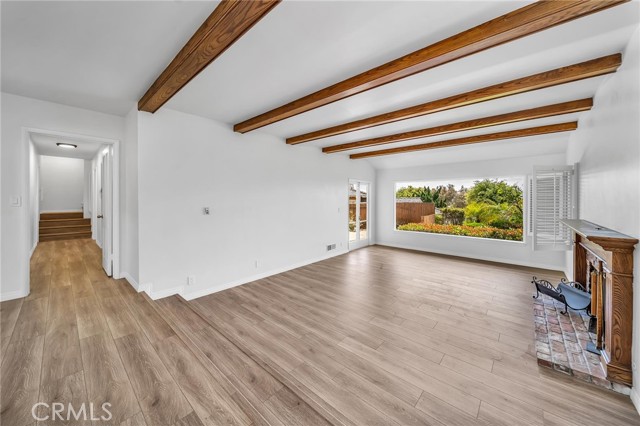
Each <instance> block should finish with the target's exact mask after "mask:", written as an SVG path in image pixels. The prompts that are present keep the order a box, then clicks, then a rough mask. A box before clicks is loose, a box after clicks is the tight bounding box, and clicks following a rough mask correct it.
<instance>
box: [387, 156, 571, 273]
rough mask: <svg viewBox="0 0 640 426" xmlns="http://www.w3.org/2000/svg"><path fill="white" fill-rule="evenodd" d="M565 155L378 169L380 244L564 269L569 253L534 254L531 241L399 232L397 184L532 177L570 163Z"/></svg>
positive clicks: (546, 252) (545, 252)
mask: <svg viewBox="0 0 640 426" xmlns="http://www.w3.org/2000/svg"><path fill="white" fill-rule="evenodd" d="M564 161H565V156H564V154H555V155H547V156H538V157H521V158H506V159H500V160H490V161H475V162H465V163H455V164H437V165H430V166H423V167H412V168H406V169H385V170H378V173H377V185H376V187H377V189H376V199H377V207H376V216H377V221H376V236H377V237H376V242H377V243H378V244H382V245H389V246H394V247H403V248H410V249H415V250H423V251H428V252H433V253H442V254H449V255H455V256H463V257H470V258H474V259H483V260H491V261H496V262H506V263H513V264H517V265H527V266H536V267H544V268H550V269H558V270H561V269H563V268H564V262H565V256H564V253H563V252H551V251H533V250H532V245H533V242H532V241H531V238H527V237H526V236H525V242H513V241H500V240H491V239H486V238H470V237H458V236H452V235H440V234H429V233H424V232H408V231H397V230H396V229H395V219H394V218H395V184H396V183H397V182H415V181H422V180H434V181H435V180H445V179H452V180H458V179H460V180H463V179H472V180H473V179H483V178H495V177H509V176H526V175H528V174H531V171H532V168H533V166H534V165H561V164H564Z"/></svg>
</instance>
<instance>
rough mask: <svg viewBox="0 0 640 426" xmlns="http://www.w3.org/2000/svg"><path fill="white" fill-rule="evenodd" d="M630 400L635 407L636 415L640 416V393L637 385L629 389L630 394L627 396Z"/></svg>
mask: <svg viewBox="0 0 640 426" xmlns="http://www.w3.org/2000/svg"><path fill="white" fill-rule="evenodd" d="M629 397H630V398H631V402H633V405H635V406H636V410H638V414H640V391H638V385H636V386H634V387H633V388H631V394H630V395H629Z"/></svg>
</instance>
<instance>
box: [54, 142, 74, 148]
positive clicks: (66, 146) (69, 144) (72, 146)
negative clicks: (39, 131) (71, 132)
mask: <svg viewBox="0 0 640 426" xmlns="http://www.w3.org/2000/svg"><path fill="white" fill-rule="evenodd" d="M56 145H58V147H60V148H65V149H74V148H77V147H78V145H74V144H72V143H63V142H57V143H56Z"/></svg>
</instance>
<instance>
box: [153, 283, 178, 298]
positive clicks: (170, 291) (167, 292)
mask: <svg viewBox="0 0 640 426" xmlns="http://www.w3.org/2000/svg"><path fill="white" fill-rule="evenodd" d="M183 290H184V286H182V285H181V286H179V287H171V288H166V289H164V290H158V291H155V290H153V284H152V283H149V284H147V285H146V288H145V290H144V291H145V292H146V293H147V294H148V295H149V297H150V298H151V299H152V300H158V299H163V298H165V297H169V296H173V295H176V294H179V295H180V296H182V293H183Z"/></svg>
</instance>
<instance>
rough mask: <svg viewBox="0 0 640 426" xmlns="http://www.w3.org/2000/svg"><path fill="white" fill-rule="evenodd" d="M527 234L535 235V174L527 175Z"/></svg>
mask: <svg viewBox="0 0 640 426" xmlns="http://www.w3.org/2000/svg"><path fill="white" fill-rule="evenodd" d="M526 201H527V205H526V207H527V235H528V236H530V237H531V236H533V176H527V197H526Z"/></svg>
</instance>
